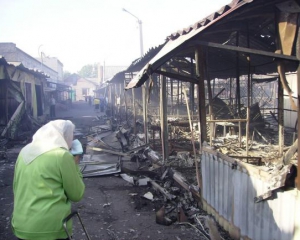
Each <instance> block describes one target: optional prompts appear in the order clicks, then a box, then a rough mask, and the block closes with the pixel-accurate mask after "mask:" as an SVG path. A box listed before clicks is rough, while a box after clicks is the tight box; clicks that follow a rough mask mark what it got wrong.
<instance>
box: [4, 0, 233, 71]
mask: <svg viewBox="0 0 300 240" xmlns="http://www.w3.org/2000/svg"><path fill="white" fill-rule="evenodd" d="M230 2H231V0H0V9H1V10H0V42H13V43H15V44H16V45H17V47H18V48H20V49H21V50H23V51H24V52H26V53H28V54H29V55H31V56H33V57H38V55H39V52H44V53H45V55H48V56H50V57H57V58H58V59H59V60H60V61H61V62H62V63H63V64H64V70H65V71H69V72H71V73H74V72H77V71H79V70H80V69H81V67H82V66H84V65H87V64H94V63H97V62H100V63H102V64H103V63H104V62H105V65H106V66H129V65H130V64H131V62H132V61H134V60H135V59H137V58H138V57H140V33H139V24H138V22H137V19H135V18H134V17H133V16H131V15H130V14H128V13H126V12H124V11H122V8H125V9H126V10H127V11H129V12H131V13H132V14H133V15H135V16H137V17H138V18H139V19H140V20H141V21H142V30H143V47H144V53H146V52H147V51H148V50H149V49H150V48H152V47H156V46H158V45H160V44H162V43H164V40H165V39H166V37H167V36H169V35H170V34H172V33H174V32H176V31H178V30H181V29H183V28H185V27H188V26H189V25H192V24H194V23H195V22H197V21H199V20H201V19H203V18H205V17H207V16H208V15H210V14H211V13H213V12H215V11H217V10H219V9H220V8H221V7H222V6H224V5H226V4H228V3H230Z"/></svg>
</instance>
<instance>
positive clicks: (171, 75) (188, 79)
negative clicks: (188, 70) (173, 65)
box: [154, 70, 199, 84]
mask: <svg viewBox="0 0 300 240" xmlns="http://www.w3.org/2000/svg"><path fill="white" fill-rule="evenodd" d="M154 73H157V74H160V75H163V76H165V77H168V78H173V79H177V80H181V81H184V82H190V83H193V84H198V83H199V81H198V80H197V79H196V78H193V77H189V76H183V75H180V74H176V73H170V72H164V71H161V70H155V71H154Z"/></svg>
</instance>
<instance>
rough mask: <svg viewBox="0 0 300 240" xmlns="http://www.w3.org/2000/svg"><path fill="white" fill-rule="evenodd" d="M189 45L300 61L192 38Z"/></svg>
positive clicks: (280, 55) (277, 54)
mask: <svg viewBox="0 0 300 240" xmlns="http://www.w3.org/2000/svg"><path fill="white" fill-rule="evenodd" d="M189 45H190V46H191V45H193V46H194V45H200V46H206V47H213V48H218V49H224V50H229V51H235V52H241V53H249V54H255V55H260V56H265V57H271V58H276V59H282V60H289V61H294V62H299V61H300V59H299V58H298V57H295V56H288V55H284V54H279V53H272V52H267V51H263V50H257V49H251V48H245V47H238V46H229V45H222V44H219V43H212V42H204V41H198V40H193V41H190V42H189Z"/></svg>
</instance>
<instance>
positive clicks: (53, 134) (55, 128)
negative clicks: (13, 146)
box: [20, 120, 75, 164]
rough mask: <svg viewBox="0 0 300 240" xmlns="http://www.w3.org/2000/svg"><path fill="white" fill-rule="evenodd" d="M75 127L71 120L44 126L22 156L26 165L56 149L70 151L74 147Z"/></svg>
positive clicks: (55, 121)
mask: <svg viewBox="0 0 300 240" xmlns="http://www.w3.org/2000/svg"><path fill="white" fill-rule="evenodd" d="M74 130H75V125H74V124H73V123H72V122H71V121H69V120H54V121H51V122H49V123H47V124H45V125H44V126H42V127H41V128H40V129H39V130H37V131H36V133H35V134H34V135H33V137H32V142H31V143H29V144H27V145H26V146H25V147H24V148H23V149H22V150H21V153H20V154H21V155H22V157H23V160H24V162H25V164H29V163H31V162H32V161H33V160H35V159H36V158H37V157H38V156H40V155H42V154H43V153H45V152H48V151H50V150H52V149H55V148H60V147H61V148H65V149H67V150H69V149H70V148H71V146H72V141H73V135H74Z"/></svg>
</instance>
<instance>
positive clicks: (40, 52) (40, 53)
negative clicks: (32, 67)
mask: <svg viewBox="0 0 300 240" xmlns="http://www.w3.org/2000/svg"><path fill="white" fill-rule="evenodd" d="M42 46H43V44H41V45H40V46H39V48H38V53H39V57H41V71H43V55H42V54H43V52H42V51H40V48H41V47H42Z"/></svg>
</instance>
